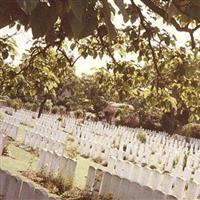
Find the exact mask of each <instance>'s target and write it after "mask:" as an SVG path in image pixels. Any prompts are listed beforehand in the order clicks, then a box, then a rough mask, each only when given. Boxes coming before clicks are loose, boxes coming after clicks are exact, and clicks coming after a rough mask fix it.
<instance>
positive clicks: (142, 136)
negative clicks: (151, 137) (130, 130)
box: [137, 130, 147, 143]
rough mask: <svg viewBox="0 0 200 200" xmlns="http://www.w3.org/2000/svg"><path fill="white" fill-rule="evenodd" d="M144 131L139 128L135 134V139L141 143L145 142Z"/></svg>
mask: <svg viewBox="0 0 200 200" xmlns="http://www.w3.org/2000/svg"><path fill="white" fill-rule="evenodd" d="M146 137H147V136H146V132H145V131H144V130H141V131H140V132H139V133H138V134H137V139H138V140H139V141H140V142H141V143H146V140H147V138H146Z"/></svg>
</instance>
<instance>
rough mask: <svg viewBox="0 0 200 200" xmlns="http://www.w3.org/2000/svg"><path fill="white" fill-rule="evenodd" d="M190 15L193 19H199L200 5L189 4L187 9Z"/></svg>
mask: <svg viewBox="0 0 200 200" xmlns="http://www.w3.org/2000/svg"><path fill="white" fill-rule="evenodd" d="M187 12H188V14H189V15H190V17H192V18H193V19H197V20H200V7H198V6H190V7H189V8H188V10H187Z"/></svg>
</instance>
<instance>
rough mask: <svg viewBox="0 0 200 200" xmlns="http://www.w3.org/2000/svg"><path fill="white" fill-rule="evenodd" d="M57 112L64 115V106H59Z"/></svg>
mask: <svg viewBox="0 0 200 200" xmlns="http://www.w3.org/2000/svg"><path fill="white" fill-rule="evenodd" d="M59 112H60V114H62V115H63V114H65V112H66V108H65V107H64V106H59Z"/></svg>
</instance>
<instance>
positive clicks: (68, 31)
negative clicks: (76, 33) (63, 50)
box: [61, 13, 73, 40]
mask: <svg viewBox="0 0 200 200" xmlns="http://www.w3.org/2000/svg"><path fill="white" fill-rule="evenodd" d="M61 26H62V29H63V31H64V32H65V34H66V36H67V37H68V39H70V40H71V39H72V38H73V32H72V28H71V25H70V19H69V15H68V14H67V13H66V14H65V15H64V16H63V18H62V20H61Z"/></svg>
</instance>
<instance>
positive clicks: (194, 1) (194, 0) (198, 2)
mask: <svg viewBox="0 0 200 200" xmlns="http://www.w3.org/2000/svg"><path fill="white" fill-rule="evenodd" d="M190 3H191V4H192V5H195V6H198V7H200V0H190Z"/></svg>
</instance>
